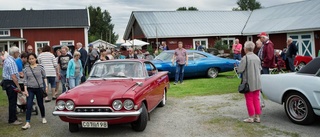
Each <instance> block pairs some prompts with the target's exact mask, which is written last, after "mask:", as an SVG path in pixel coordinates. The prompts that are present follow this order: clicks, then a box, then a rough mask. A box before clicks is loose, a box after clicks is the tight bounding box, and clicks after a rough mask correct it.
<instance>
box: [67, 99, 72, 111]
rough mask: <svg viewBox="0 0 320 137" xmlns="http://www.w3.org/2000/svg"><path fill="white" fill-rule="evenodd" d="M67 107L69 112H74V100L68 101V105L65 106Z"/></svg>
mask: <svg viewBox="0 0 320 137" xmlns="http://www.w3.org/2000/svg"><path fill="white" fill-rule="evenodd" d="M65 107H66V109H67V110H73V108H74V103H73V101H72V100H68V101H67V102H66V104H65Z"/></svg>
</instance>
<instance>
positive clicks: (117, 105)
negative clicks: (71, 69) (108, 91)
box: [112, 100, 122, 110]
mask: <svg viewBox="0 0 320 137" xmlns="http://www.w3.org/2000/svg"><path fill="white" fill-rule="evenodd" d="M112 107H113V109H114V110H120V109H121V108H122V102H121V100H115V101H113V102H112Z"/></svg>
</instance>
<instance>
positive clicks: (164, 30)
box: [125, 11, 251, 38]
mask: <svg viewBox="0 0 320 137" xmlns="http://www.w3.org/2000/svg"><path fill="white" fill-rule="evenodd" d="M250 13H251V12H249V11H134V12H133V16H134V18H135V19H136V20H137V22H138V23H139V25H140V27H141V29H142V31H143V33H144V34H145V36H146V37H147V38H156V35H157V36H158V37H160V38H165V37H192V36H217V35H241V31H242V29H243V27H244V25H245V24H246V22H247V20H248V17H249V15H250ZM156 29H157V34H156ZM125 36H126V35H125Z"/></svg>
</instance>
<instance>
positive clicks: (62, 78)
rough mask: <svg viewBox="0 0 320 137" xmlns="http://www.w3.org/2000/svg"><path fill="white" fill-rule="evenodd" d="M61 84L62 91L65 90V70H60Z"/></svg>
mask: <svg viewBox="0 0 320 137" xmlns="http://www.w3.org/2000/svg"><path fill="white" fill-rule="evenodd" d="M60 77H61V80H60V81H61V84H62V93H64V92H66V90H67V89H66V81H67V78H66V77H67V70H60Z"/></svg>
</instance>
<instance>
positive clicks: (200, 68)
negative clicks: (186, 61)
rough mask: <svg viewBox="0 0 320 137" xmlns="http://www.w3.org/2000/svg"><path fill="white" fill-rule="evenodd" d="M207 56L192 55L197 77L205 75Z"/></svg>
mask: <svg viewBox="0 0 320 137" xmlns="http://www.w3.org/2000/svg"><path fill="white" fill-rule="evenodd" d="M207 58H208V57H207V56H206V55H203V54H201V53H196V52H195V53H194V62H195V64H196V65H197V75H198V76H199V75H203V74H206V73H207V69H208V60H207Z"/></svg>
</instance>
